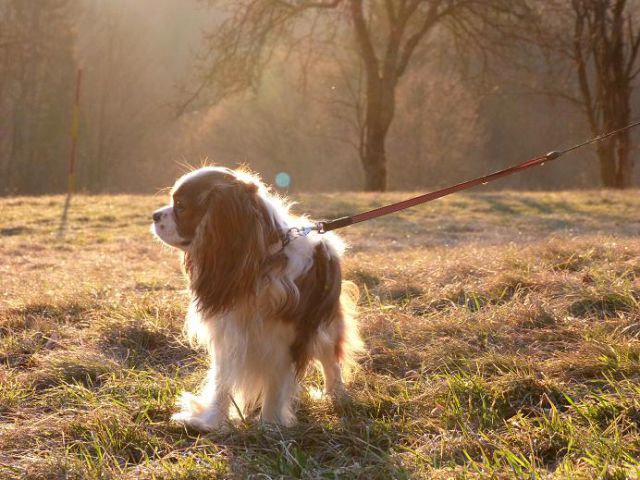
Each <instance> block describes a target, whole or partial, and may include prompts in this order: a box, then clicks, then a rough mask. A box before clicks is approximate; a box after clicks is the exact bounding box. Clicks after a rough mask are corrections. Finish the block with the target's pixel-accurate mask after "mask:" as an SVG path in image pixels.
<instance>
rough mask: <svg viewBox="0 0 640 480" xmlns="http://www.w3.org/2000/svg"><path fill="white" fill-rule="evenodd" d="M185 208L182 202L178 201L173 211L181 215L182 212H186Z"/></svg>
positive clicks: (174, 204) (174, 203)
mask: <svg viewBox="0 0 640 480" xmlns="http://www.w3.org/2000/svg"><path fill="white" fill-rule="evenodd" d="M184 208H185V207H184V205H183V204H182V202H181V201H179V200H178V201H177V202H173V209H174V210H175V211H176V212H178V213H180V212H182V211H184Z"/></svg>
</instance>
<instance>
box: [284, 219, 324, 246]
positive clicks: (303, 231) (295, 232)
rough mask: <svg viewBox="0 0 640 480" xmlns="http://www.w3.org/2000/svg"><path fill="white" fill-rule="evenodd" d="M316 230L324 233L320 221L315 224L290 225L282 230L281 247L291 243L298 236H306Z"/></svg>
mask: <svg viewBox="0 0 640 480" xmlns="http://www.w3.org/2000/svg"><path fill="white" fill-rule="evenodd" d="M314 230H315V231H317V232H319V233H324V231H323V229H322V222H318V223H316V224H315V225H307V226H305V227H291V228H289V229H287V230H285V231H283V232H282V248H284V247H286V246H287V245H289V243H291V241H292V240H295V239H296V238H300V237H306V236H308V235H309V234H310V233H311V232H313V231H314Z"/></svg>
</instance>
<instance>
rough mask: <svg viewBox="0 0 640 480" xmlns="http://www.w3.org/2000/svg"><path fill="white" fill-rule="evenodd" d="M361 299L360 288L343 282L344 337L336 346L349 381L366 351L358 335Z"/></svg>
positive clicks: (341, 300) (341, 307)
mask: <svg viewBox="0 0 640 480" xmlns="http://www.w3.org/2000/svg"><path fill="white" fill-rule="evenodd" d="M359 298H360V290H359V289H358V286H357V285H356V284H355V283H353V282H350V281H348V280H345V281H343V282H342V291H341V293H340V309H341V313H342V319H343V322H344V328H343V331H342V336H341V338H340V340H339V342H338V344H337V345H336V354H337V357H338V359H339V360H340V364H341V366H342V373H343V375H344V376H345V378H346V379H348V378H349V377H350V376H351V375H352V374H353V372H354V371H355V369H356V367H357V365H358V358H359V357H360V355H361V354H362V352H363V351H364V343H363V341H362V339H361V338H360V334H359V333H358V320H357V317H356V306H357V305H358V299H359Z"/></svg>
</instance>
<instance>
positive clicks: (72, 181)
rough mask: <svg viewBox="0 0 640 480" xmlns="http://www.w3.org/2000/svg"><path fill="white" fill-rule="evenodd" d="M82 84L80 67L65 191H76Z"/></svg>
mask: <svg viewBox="0 0 640 480" xmlns="http://www.w3.org/2000/svg"><path fill="white" fill-rule="evenodd" d="M81 84H82V69H81V68H79V69H78V73H77V74H76V95H75V100H74V102H73V118H72V120H71V151H70V152H69V183H68V189H67V193H68V194H69V195H71V194H72V193H74V192H75V191H76V151H77V148H78V137H79V133H80V86H81Z"/></svg>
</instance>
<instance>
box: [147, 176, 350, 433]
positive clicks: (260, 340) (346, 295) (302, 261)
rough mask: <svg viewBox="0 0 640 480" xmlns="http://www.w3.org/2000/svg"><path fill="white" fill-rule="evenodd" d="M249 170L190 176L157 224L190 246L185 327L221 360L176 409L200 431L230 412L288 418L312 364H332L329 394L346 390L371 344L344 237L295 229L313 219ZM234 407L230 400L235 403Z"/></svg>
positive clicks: (164, 236) (157, 230) (162, 233)
mask: <svg viewBox="0 0 640 480" xmlns="http://www.w3.org/2000/svg"><path fill="white" fill-rule="evenodd" d="M308 222H309V221H308V220H307V219H305V218H303V217H294V216H293V215H291V214H290V213H289V205H288V204H286V203H284V201H283V200H281V199H280V198H279V197H277V196H276V195H274V194H272V193H271V192H270V191H269V190H268V188H267V187H266V186H265V185H264V184H263V183H262V182H261V181H260V180H259V179H258V177H257V176H256V175H254V174H252V173H251V172H249V171H246V170H230V169H227V168H222V167H204V168H200V169H198V170H195V171H192V172H190V173H187V174H186V175H184V176H182V177H181V178H180V179H179V180H178V181H177V182H176V184H175V185H174V186H173V189H172V190H171V203H170V204H169V205H167V206H166V207H164V208H161V209H159V210H157V211H156V212H154V214H153V225H152V232H153V233H154V234H155V235H156V236H157V237H158V238H159V239H160V240H162V241H163V242H164V243H166V244H167V245H170V246H172V247H175V248H177V249H180V250H182V251H183V252H184V267H185V268H184V269H185V271H186V274H187V276H188V279H189V287H190V290H191V304H190V307H189V310H188V313H187V318H186V330H187V333H188V336H189V338H190V339H191V340H193V341H195V342H197V343H199V344H201V345H202V346H204V347H206V348H207V350H208V351H209V354H210V357H211V366H210V369H209V372H208V374H207V377H206V380H205V382H204V383H203V386H202V388H201V391H200V392H199V394H198V395H193V394H191V393H186V392H185V393H183V394H182V396H181V398H180V400H179V402H178V406H179V407H180V412H178V413H176V414H174V415H173V417H172V418H173V419H174V420H176V421H178V422H180V423H182V424H184V425H185V426H188V427H191V428H194V429H196V430H201V431H210V430H215V429H218V428H221V427H223V426H224V425H225V424H226V422H227V421H228V419H229V415H230V410H231V411H235V410H238V412H239V413H240V412H243V414H244V415H249V414H251V413H252V412H254V411H255V410H256V409H257V408H260V416H261V419H262V420H263V421H265V422H269V423H275V424H279V425H285V426H288V425H291V424H293V423H294V422H295V415H294V413H293V406H292V403H293V401H294V399H295V397H296V393H297V389H298V384H299V382H300V380H301V378H302V377H303V375H304V373H305V371H306V370H307V367H308V366H309V364H310V363H312V362H317V363H319V364H320V365H321V367H322V372H323V376H324V387H325V393H326V394H327V395H329V396H330V397H332V398H340V397H342V396H343V395H344V393H345V391H344V384H343V373H345V371H346V370H348V368H349V367H350V366H352V365H353V364H354V358H355V355H356V353H357V352H358V351H359V350H360V349H361V347H362V342H361V340H360V337H359V336H358V332H357V325H356V322H355V319H354V317H353V312H354V306H355V302H356V300H357V288H356V287H355V285H354V284H352V283H350V282H343V281H342V278H341V268H340V257H341V255H342V253H343V251H344V245H343V243H342V242H341V240H340V239H339V238H338V237H337V236H336V235H335V234H332V233H327V234H322V235H321V234H318V233H311V234H309V235H308V236H304V235H294V236H292V235H291V232H294V230H291V229H292V228H295V227H299V226H301V225H303V224H308ZM232 401H233V402H234V404H235V405H234V409H231V406H232V405H231V402H232Z"/></svg>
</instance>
